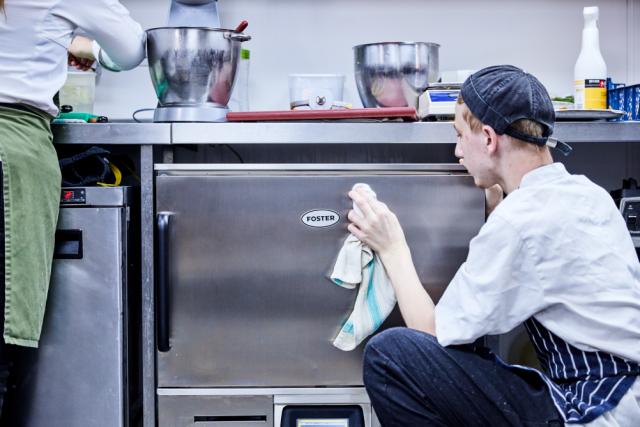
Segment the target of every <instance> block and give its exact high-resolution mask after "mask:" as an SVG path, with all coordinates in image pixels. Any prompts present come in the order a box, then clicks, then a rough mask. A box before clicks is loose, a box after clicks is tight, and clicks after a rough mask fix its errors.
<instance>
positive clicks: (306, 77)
mask: <svg viewBox="0 0 640 427" xmlns="http://www.w3.org/2000/svg"><path fill="white" fill-rule="evenodd" d="M343 91H344V75H342V74H290V75H289V101H290V107H291V109H299V108H302V109H311V110H329V109H331V108H336V107H339V106H342V104H344V103H343V99H342V97H343Z"/></svg>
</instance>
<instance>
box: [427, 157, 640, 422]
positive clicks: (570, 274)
mask: <svg viewBox="0 0 640 427" xmlns="http://www.w3.org/2000/svg"><path fill="white" fill-rule="evenodd" d="M530 317H535V319H536V320H537V321H538V322H540V323H541V324H542V325H543V326H544V327H545V328H547V329H548V330H549V331H551V332H552V333H553V334H555V335H557V336H559V337H560V338H562V339H563V340H564V341H566V342H567V343H569V344H571V345H573V346H574V347H576V348H578V349H580V350H583V351H596V350H599V351H603V352H606V353H610V354H613V355H615V356H619V357H622V358H625V359H627V360H632V361H636V362H640V263H639V262H638V258H637V255H636V253H635V249H634V247H633V242H632V240H631V237H630V234H629V231H628V230H627V228H626V225H625V223H624V220H623V218H622V216H621V214H620V212H619V211H618V209H617V208H616V206H615V204H614V202H613V200H612V199H611V197H610V196H609V194H608V193H607V192H606V191H605V190H603V189H602V188H600V187H598V186H597V185H595V184H593V183H592V182H591V181H589V180H588V179H587V178H586V177H584V176H580V175H570V174H569V173H567V171H566V169H565V168H564V166H563V165H562V164H560V163H554V164H552V165H547V166H542V167H539V168H537V169H535V170H533V171H531V172H529V173H528V174H526V175H525V176H524V177H523V179H522V182H521V184H520V187H519V188H518V189H516V190H515V191H513V192H512V193H511V194H509V196H508V197H507V198H506V199H505V200H504V201H503V202H502V203H500V204H499V205H498V206H497V208H496V209H495V210H494V212H493V213H492V214H491V215H490V216H489V218H488V219H487V222H486V223H485V225H484V226H483V227H482V228H481V230H480V232H479V233H478V235H477V236H476V237H475V238H474V239H473V240H472V241H471V244H470V247H469V254H468V257H467V260H466V262H465V263H464V264H463V265H462V266H461V267H460V269H459V270H458V272H457V273H456V275H455V277H454V278H453V280H452V281H451V283H450V284H449V286H448V288H447V289H446V291H445V292H444V294H443V296H442V298H441V299H440V301H439V302H438V304H437V305H436V308H435V321H436V335H437V339H438V341H439V342H440V344H442V345H444V346H446V345H450V344H463V343H470V342H473V341H474V340H476V339H477V338H479V337H481V336H483V335H488V334H500V333H505V332H508V331H510V330H512V329H513V328H515V327H516V326H517V325H519V324H521V323H522V322H523V321H525V320H527V319H529V318H530ZM639 389H640V381H636V384H635V385H634V386H633V387H632V389H631V390H630V391H629V393H628V394H629V397H626V399H623V401H621V402H620V404H619V405H618V407H616V408H615V409H614V410H613V411H610V413H605V414H604V415H602V416H601V417H599V418H598V419H596V420H595V421H594V422H593V423H592V424H593V425H594V426H595V425H598V426H600V425H607V426H609V425H612V426H613V425H618V424H617V423H616V420H617V421H618V422H619V421H620V420H622V419H625V417H629V416H632V417H634V419H637V418H638V417H640V411H639V407H638V405H639V404H640V402H638V401H637V400H636V399H634V397H638V391H639ZM605 415H606V417H605ZM638 421H639V422H640V420H638ZM592 424H591V423H590V424H588V425H589V426H591V425H592Z"/></svg>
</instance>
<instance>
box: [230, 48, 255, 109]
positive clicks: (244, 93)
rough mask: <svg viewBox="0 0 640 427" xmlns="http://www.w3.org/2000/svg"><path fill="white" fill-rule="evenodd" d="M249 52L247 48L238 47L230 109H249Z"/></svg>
mask: <svg viewBox="0 0 640 427" xmlns="http://www.w3.org/2000/svg"><path fill="white" fill-rule="evenodd" d="M250 58H251V52H249V50H248V49H240V60H239V61H238V70H237V74H236V84H235V86H234V87H233V92H232V93H231V99H229V105H228V107H229V109H230V110H231V111H249V109H250V106H249V59H250Z"/></svg>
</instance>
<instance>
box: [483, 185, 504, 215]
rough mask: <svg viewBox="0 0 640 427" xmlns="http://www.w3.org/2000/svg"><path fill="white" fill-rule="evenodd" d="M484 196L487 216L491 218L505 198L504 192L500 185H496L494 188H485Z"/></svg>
mask: <svg viewBox="0 0 640 427" xmlns="http://www.w3.org/2000/svg"><path fill="white" fill-rule="evenodd" d="M484 195H485V197H486V203H485V214H486V216H489V214H490V213H491V212H493V210H494V209H495V208H496V206H498V205H499V204H500V202H501V201H502V199H503V198H504V191H502V187H500V185H499V184H496V185H494V186H492V187H489V188H485V190H484Z"/></svg>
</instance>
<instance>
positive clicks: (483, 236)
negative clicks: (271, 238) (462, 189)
mask: <svg viewBox="0 0 640 427" xmlns="http://www.w3.org/2000/svg"><path fill="white" fill-rule="evenodd" d="M554 120H555V115H554V111H553V106H552V104H551V100H550V98H549V95H548V94H547V92H546V90H545V89H544V87H543V86H542V84H541V83H540V82H539V81H538V80H537V79H536V78H535V77H534V76H532V75H530V74H527V73H525V72H524V71H522V70H520V69H518V68H516V67H512V66H495V67H489V68H486V69H483V70H480V71H478V72H477V73H475V74H474V75H472V76H471V77H470V78H469V79H467V81H466V82H465V83H464V84H463V86H462V90H461V96H460V99H459V102H458V105H457V106H456V115H455V122H454V127H455V130H456V133H457V144H456V148H455V154H456V156H457V157H458V158H459V159H460V162H461V163H462V164H463V165H464V166H465V167H466V168H467V169H468V171H469V173H470V174H471V175H472V176H473V178H474V181H475V184H476V185H477V186H478V187H480V188H483V189H487V190H488V191H493V190H494V189H495V188H500V193H502V191H504V192H505V193H506V194H507V195H508V196H507V197H506V198H505V199H504V200H502V201H501V202H500V203H499V204H498V205H497V206H496V207H495V209H494V210H493V211H492V213H491V214H490V215H489V217H488V219H487V221H486V223H485V225H484V226H483V227H482V229H481V230H480V232H479V233H478V235H477V236H476V237H475V238H474V239H473V240H472V241H471V244H470V246H469V253H468V257H467V260H466V261H465V263H464V264H462V266H461V267H460V269H459V270H458V272H457V273H456V275H455V277H454V278H453V280H452V281H451V283H450V284H449V286H448V288H447V289H446V291H445V293H444V295H443V296H442V298H441V299H440V301H439V302H438V304H437V305H434V303H433V301H432V300H431V298H430V297H429V295H428V294H427V293H426V291H425V290H424V288H423V287H422V285H421V283H420V281H419V279H418V275H417V273H416V270H415V267H414V265H413V261H412V259H411V253H410V250H409V247H408V246H407V243H406V240H405V237H404V234H403V230H402V228H401V226H400V224H399V222H398V220H397V218H396V216H395V215H394V214H393V213H392V212H391V211H390V210H389V209H388V208H387V206H386V205H384V204H383V203H381V202H379V201H376V200H375V199H372V198H370V197H369V196H368V195H367V194H366V193H365V192H359V191H352V192H350V193H349V195H350V197H351V198H352V199H353V200H354V201H355V202H356V203H357V205H358V207H359V208H360V209H361V211H362V215H358V214H356V213H355V212H354V211H351V212H350V213H349V220H350V221H351V224H350V225H349V231H350V232H352V233H353V234H354V235H355V236H356V237H358V238H359V239H360V240H362V241H363V242H364V243H366V244H368V245H369V246H370V247H371V248H372V249H374V250H375V251H377V252H378V254H379V255H380V257H381V260H382V262H383V264H384V266H385V268H386V270H387V273H388V275H389V277H390V279H391V282H392V285H393V287H394V290H395V292H396V296H397V298H398V304H399V307H400V310H401V312H402V316H403V318H404V320H405V323H406V324H407V326H408V328H395V329H391V330H388V331H385V332H383V333H381V334H379V335H377V336H375V337H374V338H373V339H371V341H370V342H369V344H368V345H367V347H366V350H365V360H364V382H365V385H366V387H367V392H368V393H369V396H370V397H371V401H372V404H373V407H374V409H375V411H376V413H377V415H378V418H379V419H380V421H381V423H382V425H383V426H385V427H387V426H403V427H407V426H409V427H416V426H455V427H458V426H465V427H469V426H553V425H564V424H565V423H567V424H573V425H588V426H590V427H596V426H597V427H603V426H620V427H633V426H640V381H636V378H637V376H638V374H639V373H640V366H639V362H640V264H639V263H638V259H637V256H636V253H635V250H634V247H633V243H632V241H631V238H630V235H629V233H628V231H627V229H626V226H625V224H624V221H623V219H622V217H621V215H620V213H619V212H618V210H617V208H616V206H615V204H614V202H613V200H612V199H611V198H610V197H609V195H608V193H607V192H606V191H605V190H603V189H602V188H600V187H598V186H597V185H595V184H594V183H592V182H591V181H589V180H588V179H587V178H586V177H584V176H579V175H571V174H569V173H568V172H567V171H566V169H565V168H564V166H563V165H562V164H560V163H554V162H553V159H552V157H551V153H550V151H549V148H548V146H547V145H546V144H547V142H548V138H549V137H550V135H551V134H552V132H553V126H554ZM497 186H499V187H497ZM491 194H493V195H494V196H495V192H492V193H491ZM488 200H489V195H488ZM428 220H429V219H428V218H425V221H428ZM522 323H524V325H525V326H526V329H527V331H528V333H529V336H530V339H531V341H532V343H533V345H534V348H535V349H536V351H537V355H538V358H539V360H540V363H541V366H542V367H543V372H538V371H536V370H533V369H529V368H523V367H518V366H509V365H506V364H505V363H504V362H502V361H501V360H499V359H497V358H496V357H495V356H494V355H493V354H492V353H491V352H489V351H488V350H486V349H485V348H482V347H479V346H476V345H474V344H473V343H474V342H475V341H476V340H477V339H478V338H480V337H482V336H484V335H487V334H500V333H505V332H508V331H510V330H512V329H513V328H515V327H516V326H518V325H520V324H522Z"/></svg>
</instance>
